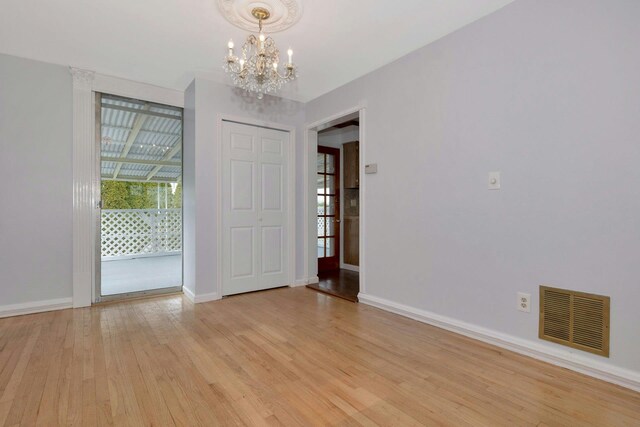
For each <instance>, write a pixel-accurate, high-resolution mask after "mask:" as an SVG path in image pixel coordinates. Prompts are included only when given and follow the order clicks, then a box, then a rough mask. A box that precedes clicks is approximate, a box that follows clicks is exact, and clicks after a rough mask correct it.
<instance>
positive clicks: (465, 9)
mask: <svg viewBox="0 0 640 427" xmlns="http://www.w3.org/2000/svg"><path fill="white" fill-rule="evenodd" d="M511 1H512V0H396V1H389V0H303V5H304V13H303V16H302V19H301V20H300V21H299V22H298V23H297V24H296V25H295V26H293V27H292V28H290V29H288V30H286V31H283V32H279V33H275V34H273V37H274V39H275V41H276V43H277V44H278V46H279V47H280V48H281V51H283V52H284V51H285V50H286V49H287V48H288V47H292V48H293V50H294V62H295V63H296V64H297V65H298V67H299V79H298V81H297V82H295V83H294V86H293V87H292V88H291V90H288V91H287V92H283V96H286V97H289V98H293V99H297V100H301V101H308V100H311V99H313V98H315V97H317V96H320V95H322V94H324V93H326V92H328V91H330V90H332V89H335V88H336V87H338V86H341V85H343V84H345V83H347V82H349V81H351V80H354V79H356V78H357V77H359V76H362V75H363V74H366V73H368V72H370V71H372V70H374V69H376V68H378V67H380V66H382V65H385V64H387V63H389V62H391V61H393V60H395V59H397V58H399V57H401V56H403V55H405V54H407V53H409V52H411V51H413V50H415V49H417V48H419V47H421V46H424V45H426V44H428V43H430V42H432V41H434V40H436V39H438V38H440V37H442V36H444V35H446V34H448V33H450V32H452V31H455V30H456V29H458V28H460V27H462V26H464V25H466V24H468V23H470V22H473V21H475V20H477V19H479V18H481V17H482V16H485V15H487V14H489V13H491V12H493V11H495V10H497V9H499V8H500V7H502V6H504V5H506V4H508V3H511ZM245 36H246V32H245V31H243V30H240V29H238V28H236V27H234V26H232V25H231V24H229V23H228V22H227V21H226V20H225V19H224V18H223V17H222V15H221V14H220V12H219V11H218V7H217V0H161V1H158V0H46V1H42V0H2V7H1V12H0V53H6V54H10V55H16V56H21V57H25V58H32V59H37V60H41V61H46V62H51V63H56V64H62V65H72V66H76V67H81V68H87V69H92V70H95V71H97V72H100V73H104V74H109V75H113V76H117V77H123V78H127V79H130V80H136V81H141V82H146V83H151V84H155V85H158V86H163V87H168V88H174V89H179V90H184V89H185V88H186V87H187V85H188V84H189V83H190V82H191V80H192V79H193V77H194V75H196V74H198V75H203V76H206V77H208V78H211V79H213V80H215V81H219V82H224V83H229V80H228V79H227V76H225V75H224V72H223V71H222V60H223V57H224V55H225V54H226V49H225V48H226V43H227V41H228V39H229V38H233V39H234V41H235V42H236V45H238V44H240V42H241V40H243V39H244V37H245Z"/></svg>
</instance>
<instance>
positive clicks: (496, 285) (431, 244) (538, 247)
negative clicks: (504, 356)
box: [306, 0, 640, 371]
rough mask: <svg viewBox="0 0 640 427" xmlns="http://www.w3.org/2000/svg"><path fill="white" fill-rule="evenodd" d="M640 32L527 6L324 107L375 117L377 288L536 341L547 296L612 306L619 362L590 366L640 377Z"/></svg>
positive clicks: (354, 86) (614, 6) (373, 286)
mask: <svg viewBox="0 0 640 427" xmlns="http://www.w3.org/2000/svg"><path fill="white" fill-rule="evenodd" d="M638 22H640V2H638V1H622V0H621V1H601V0H589V1H586V0H563V1H557V0H535V1H534V0H520V1H516V2H514V3H512V4H511V5H508V6H506V7H505V8H503V9H501V10H499V11H498V12H496V13H494V14H492V15H489V16H487V17H485V18H483V19H481V20H479V21H476V22H475V23H473V24H471V25H469V26H467V27H465V28H463V29H461V30H459V31H457V32H455V33H453V34H451V35H449V36H447V37H444V38H443V39H440V40H439V41H437V42H435V43H433V44H431V45H429V46H427V47H425V48H422V49H420V50H418V51H416V52H414V53H412V54H410V55H408V56H406V57H404V58H402V59H400V60H398V61H397V62H395V63H393V64H390V65H389V66H386V67H384V68H382V69H379V70H377V71H375V72H373V73H371V74H368V75H366V76H364V77H362V78H360V79H358V80H356V81H354V82H352V83H350V84H348V85H346V86H344V87H341V88H339V89H337V90H335V91H333V92H331V93H329V94H327V95H325V96H322V97H320V98H318V99H316V100H314V101H312V102H310V103H308V104H307V109H306V116H307V121H308V122H310V123H312V122H315V121H317V120H321V119H322V118H324V117H328V116H330V115H332V114H335V113H337V112H340V111H343V110H345V109H346V108H349V107H351V106H353V105H356V104H357V103H362V104H363V105H365V106H366V124H365V134H366V140H365V145H366V147H365V148H364V152H365V156H366V158H365V161H366V162H367V163H378V171H379V172H378V174H377V175H367V176H366V177H365V178H366V194H365V199H366V201H365V203H366V213H365V215H366V225H365V227H366V229H365V231H364V233H365V238H366V261H365V262H366V265H365V267H366V278H367V282H366V292H367V293H368V294H370V295H373V296H377V297H380V298H385V299H388V300H391V301H394V302H397V303H402V304H405V305H408V306H412V307H415V308H418V309H422V310H427V311H430V312H433V313H437V314H441V315H445V316H449V317H451V318H455V319H458V320H462V321H465V322H469V323H472V324H474V325H479V326H481V327H485V328H489V329H491V330H494V331H498V332H501V333H505V334H509V335H512V336H515V337H519V338H523V339H527V340H531V342H537V341H538V340H537V321H538V317H537V314H536V309H537V307H538V296H537V292H538V285H540V284H548V285H552V286H557V287H563V288H570V289H576V290H582V291H586V292H593V293H598V294H605V295H610V296H611V307H612V310H611V325H612V326H611V358H610V359H604V358H600V357H598V356H591V355H585V357H588V358H590V359H597V360H600V361H603V362H604V363H608V364H610V365H614V366H617V367H622V368H628V369H631V370H635V371H640V328H639V327H638V325H639V324H640V311H639V310H638V308H637V301H639V300H640V285H639V284H638V280H639V278H640V262H639V261H638V257H639V256H640V141H639V138H640V77H639V76H640V43H639V42H638V41H639V40H640V25H638ZM494 170H499V171H502V190H500V191H489V190H487V174H488V172H489V171H494ZM518 291H525V292H529V293H531V294H532V296H533V303H532V312H531V313H529V314H526V313H521V312H518V311H516V292H518ZM544 345H547V346H549V347H553V348H554V349H560V348H561V347H559V346H557V345H555V344H551V343H548V344H547V343H546V342H545V343H544ZM562 348H564V347H562ZM582 354H583V355H584V353H582Z"/></svg>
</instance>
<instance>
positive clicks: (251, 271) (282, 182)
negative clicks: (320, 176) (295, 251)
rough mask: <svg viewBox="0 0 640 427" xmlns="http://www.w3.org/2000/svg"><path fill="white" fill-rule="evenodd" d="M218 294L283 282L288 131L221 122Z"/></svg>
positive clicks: (285, 248)
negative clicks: (220, 278)
mask: <svg viewBox="0 0 640 427" xmlns="http://www.w3.org/2000/svg"><path fill="white" fill-rule="evenodd" d="M222 134H223V141H222V142H223V171H222V175H223V177H222V187H223V205H224V206H223V220H222V223H223V266H222V269H223V275H222V276H223V294H224V295H232V294H237V293H241V292H249V291H256V290H260V289H267V288H273V287H278V286H283V285H287V284H288V278H287V271H288V269H287V263H288V260H287V242H288V230H287V191H286V189H287V185H286V184H287V182H286V177H287V166H288V165H287V153H288V144H289V134H288V132H283V131H277V130H273V129H265V128H260V127H255V126H249V125H243V124H238V123H232V122H223V132H222Z"/></svg>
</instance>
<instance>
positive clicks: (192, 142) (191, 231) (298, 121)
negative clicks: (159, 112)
mask: <svg viewBox="0 0 640 427" xmlns="http://www.w3.org/2000/svg"><path fill="white" fill-rule="evenodd" d="M191 108H195V110H194V111H193V112H191V111H190V109H191ZM185 109H186V110H185V139H184V155H185V158H184V196H185V199H186V198H188V197H191V200H192V201H193V204H192V203H186V204H185V207H184V224H185V225H184V226H185V238H184V242H185V246H184V252H183V253H184V266H185V271H184V278H185V283H184V286H185V287H187V288H188V289H189V290H191V291H192V292H194V293H195V294H196V296H201V295H207V294H211V293H214V292H216V289H217V284H216V278H217V274H216V272H217V270H218V265H217V253H218V244H219V243H220V242H219V239H220V238H221V237H219V236H218V235H217V230H216V221H217V215H216V201H217V192H216V191H217V190H216V189H217V180H216V169H215V168H216V162H215V159H216V155H217V149H218V144H219V141H218V140H217V138H218V131H217V127H216V125H217V123H216V121H217V119H218V117H219V115H221V114H226V115H231V116H234V117H237V118H238V119H240V120H242V119H252V120H263V121H268V122H273V123H279V124H284V125H288V126H294V127H295V128H296V140H295V144H296V157H297V158H296V164H302V162H303V160H302V159H303V153H302V148H301V147H302V144H303V125H304V105H303V104H301V103H299V102H295V101H289V100H286V99H282V98H276V97H270V96H266V97H265V98H264V99H263V100H261V101H259V100H257V99H256V98H255V97H253V96H245V95H244V93H243V92H242V91H239V90H237V89H234V88H232V87H230V86H226V85H223V84H219V83H214V82H211V81H208V80H204V79H199V78H197V79H196V80H195V81H194V82H193V83H192V84H191V85H190V86H189V88H187V91H186V92H185ZM191 115H192V116H193V120H192V119H191V117H190V116H191ZM302 179H303V176H302V170H298V179H297V180H296V181H297V186H296V200H297V201H298V206H297V207H296V212H297V216H296V225H297V229H301V228H302V225H303V222H302V221H303V218H302V209H303V205H302V200H303V197H302V192H303V186H302ZM296 238H297V242H296V249H297V251H298V253H302V249H303V235H302V233H298V234H297V236H296ZM302 271H303V259H302V257H298V260H297V265H296V277H297V278H300V277H301V276H302V274H303V273H302Z"/></svg>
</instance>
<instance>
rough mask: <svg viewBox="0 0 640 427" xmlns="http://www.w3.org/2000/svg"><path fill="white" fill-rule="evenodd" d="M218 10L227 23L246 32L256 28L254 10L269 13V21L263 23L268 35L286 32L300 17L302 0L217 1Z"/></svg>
mask: <svg viewBox="0 0 640 427" xmlns="http://www.w3.org/2000/svg"><path fill="white" fill-rule="evenodd" d="M218 8H219V9H220V12H221V13H222V16H224V17H225V19H226V20H227V21H229V22H230V23H231V24H233V25H235V26H236V27H238V28H242V29H243V30H247V31H252V30H254V29H255V27H256V20H255V17H254V16H253V15H252V11H253V10H254V9H256V8H260V9H266V10H267V11H268V12H269V15H270V17H269V20H268V21H265V22H264V23H263V25H264V29H265V31H267V32H269V33H276V32H278V31H283V30H286V29H287V28H289V27H291V26H292V25H293V24H295V23H296V22H298V21H299V20H300V17H302V0H262V1H258V0H218Z"/></svg>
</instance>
